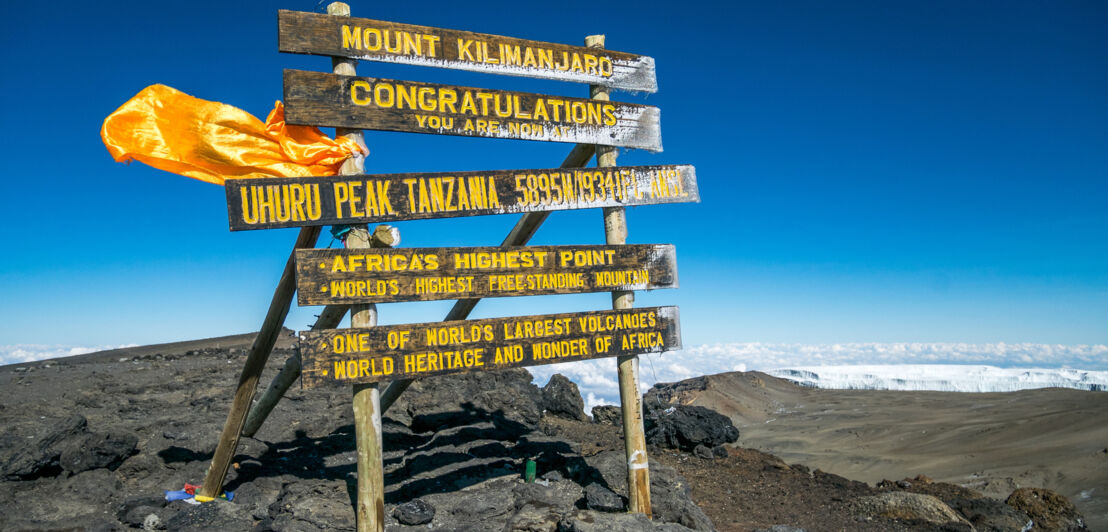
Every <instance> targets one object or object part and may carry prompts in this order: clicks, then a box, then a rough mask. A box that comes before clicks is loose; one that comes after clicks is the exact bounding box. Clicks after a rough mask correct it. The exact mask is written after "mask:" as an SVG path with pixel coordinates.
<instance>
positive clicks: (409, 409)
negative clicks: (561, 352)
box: [388, 368, 543, 432]
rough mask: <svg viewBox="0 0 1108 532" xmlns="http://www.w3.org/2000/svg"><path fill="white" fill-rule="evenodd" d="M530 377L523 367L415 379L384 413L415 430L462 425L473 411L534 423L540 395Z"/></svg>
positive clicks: (517, 421)
mask: <svg viewBox="0 0 1108 532" xmlns="http://www.w3.org/2000/svg"><path fill="white" fill-rule="evenodd" d="M531 380H532V377H531V374H530V373H529V372H528V371H527V370H526V369H523V368H514V369H506V370H500V371H479V372H473V373H458V374H455V375H444V376H440V377H431V378H427V379H419V380H416V381H415V382H414V383H412V385H411V386H410V387H409V388H408V391H406V392H405V393H404V395H402V396H400V398H399V399H398V400H397V401H396V403H394V404H393V406H392V408H391V409H389V411H388V416H389V417H391V418H393V419H395V420H397V421H399V422H401V423H403V424H405V425H408V426H409V427H411V429H412V430H413V431H415V432H426V431H430V430H438V429H440V428H444V427H451V426H458V425H459V424H465V423H466V422H468V421H469V420H471V419H472V416H471V415H470V414H469V412H473V411H482V412H489V413H490V414H496V415H498V416H500V417H502V418H504V419H506V420H508V421H513V422H516V423H522V424H524V425H534V424H536V423H538V421H539V419H540V418H542V411H543V398H542V392H541V391H540V390H539V387H538V386H535V385H534V384H532V383H531ZM459 405H462V406H463V407H464V408H459Z"/></svg>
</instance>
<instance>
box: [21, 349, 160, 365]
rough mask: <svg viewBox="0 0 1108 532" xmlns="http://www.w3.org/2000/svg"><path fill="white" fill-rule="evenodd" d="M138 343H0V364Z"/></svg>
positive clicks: (81, 353)
mask: <svg viewBox="0 0 1108 532" xmlns="http://www.w3.org/2000/svg"><path fill="white" fill-rule="evenodd" d="M136 345H138V344H125V345H94V346H91V347H82V346H74V345H60V344H55V345H47V344H10V345H0V366H4V365H7V364H19V363H22V362H34V361H36V360H46V359H50V358H63V357H70V356H74V355H84V354H88V353H95V352H97V351H107V350H108V349H119V348H121V347H135V346H136Z"/></svg>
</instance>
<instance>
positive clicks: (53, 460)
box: [0, 414, 88, 480]
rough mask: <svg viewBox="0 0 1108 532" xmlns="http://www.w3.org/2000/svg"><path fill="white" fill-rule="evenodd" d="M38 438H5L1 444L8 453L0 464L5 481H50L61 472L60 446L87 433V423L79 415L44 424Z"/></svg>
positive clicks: (35, 436) (0, 472) (36, 436)
mask: <svg viewBox="0 0 1108 532" xmlns="http://www.w3.org/2000/svg"><path fill="white" fill-rule="evenodd" d="M44 425H45V427H44V428H43V429H42V430H40V431H39V434H37V435H34V436H30V437H28V438H26V439H20V438H17V437H14V436H10V435H9V436H8V437H6V438H5V440H4V441H2V442H0V445H2V448H4V449H6V450H7V453H10V454H8V458H7V459H6V460H4V461H3V462H0V474H2V475H3V477H4V479H5V480H30V479H34V478H39V477H53V476H57V475H58V474H60V473H61V472H62V467H61V465H60V464H59V463H58V457H59V455H60V454H61V451H60V449H59V445H60V444H62V443H63V442H66V441H71V440H76V439H79V438H82V437H84V436H85V435H86V434H87V433H88V420H86V419H85V416H82V415H80V414H73V415H72V416H69V417H68V418H65V419H62V420H57V421H53V422H47V423H45V424H44Z"/></svg>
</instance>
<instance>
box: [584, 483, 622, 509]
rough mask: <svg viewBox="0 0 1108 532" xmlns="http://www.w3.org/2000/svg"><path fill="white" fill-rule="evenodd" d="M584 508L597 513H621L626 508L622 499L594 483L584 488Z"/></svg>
mask: <svg viewBox="0 0 1108 532" xmlns="http://www.w3.org/2000/svg"><path fill="white" fill-rule="evenodd" d="M585 506H587V507H588V509H590V510H596V511H598V512H622V511H623V510H624V509H625V508H626V507H625V506H624V503H623V498H622V497H620V496H619V495H618V494H616V492H614V491H612V490H610V489H608V488H605V487H604V486H601V485H600V484H597V483H595V482H594V483H592V484H589V485H588V486H585Z"/></svg>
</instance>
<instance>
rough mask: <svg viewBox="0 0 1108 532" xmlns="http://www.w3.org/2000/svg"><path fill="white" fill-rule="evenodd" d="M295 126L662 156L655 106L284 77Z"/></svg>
mask: <svg viewBox="0 0 1108 532" xmlns="http://www.w3.org/2000/svg"><path fill="white" fill-rule="evenodd" d="M284 82H285V86H284V87H285V90H284V96H285V98H284V101H285V120H286V121H287V122H288V123H289V124H298V125H310V126H321V127H322V126H325V127H348V128H359V129H375V130H383V131H406V132H410V133H431V134H437V135H462V136H468V137H487V138H502V139H523V140H539V141H548V142H575V143H588V144H602V145H605V146H619V147H624V148H642V149H646V150H650V151H662V133H661V125H660V116H661V112H660V111H659V110H658V108H657V107H651V106H647V105H638V104H631V103H621V102H601V101H596V100H590V99H588V98H570V97H567V96H553V95H547V94H534V93H528V92H515V91H503V90H495V89H481V88H476V87H459V86H453V85H442V84H438V83H425V82H418V81H401V80H393V79H380V78H365V77H355V76H339V75H335V74H328V73H324V72H308V71H303V70H285V74H284Z"/></svg>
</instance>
